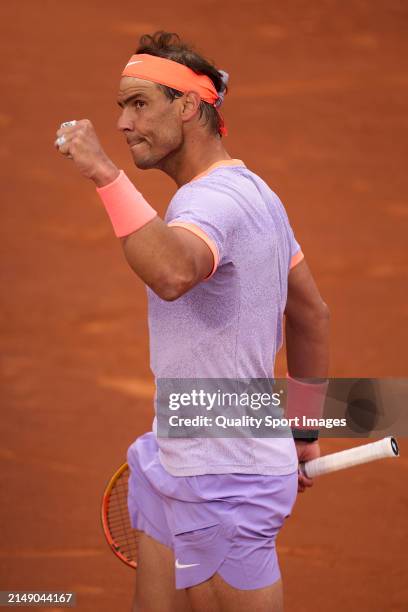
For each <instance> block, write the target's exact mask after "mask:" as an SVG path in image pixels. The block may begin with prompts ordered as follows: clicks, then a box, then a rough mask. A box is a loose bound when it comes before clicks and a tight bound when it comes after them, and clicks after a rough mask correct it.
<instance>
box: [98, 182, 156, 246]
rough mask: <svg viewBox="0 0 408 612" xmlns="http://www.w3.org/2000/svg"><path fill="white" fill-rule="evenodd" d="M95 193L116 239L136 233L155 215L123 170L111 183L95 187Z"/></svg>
mask: <svg viewBox="0 0 408 612" xmlns="http://www.w3.org/2000/svg"><path fill="white" fill-rule="evenodd" d="M96 191H97V193H98V195H99V197H100V198H101V200H102V202H103V205H104V206H105V209H106V212H107V213H108V215H109V218H110V220H111V223H112V226H113V229H114V232H115V235H116V236H117V237H118V238H121V237H122V236H128V235H129V234H132V233H133V232H136V231H137V230H138V229H140V228H141V227H143V226H144V225H146V223H148V222H149V221H151V220H152V219H154V218H155V217H156V215H157V212H156V211H155V210H154V208H152V207H151V206H150V204H148V202H146V200H145V199H144V197H143V196H142V194H141V193H140V191H138V190H137V189H136V187H135V186H134V185H133V183H132V182H131V181H130V180H129V179H128V177H127V176H126V174H125V173H124V172H123V170H121V171H120V172H119V176H117V177H116V178H115V180H114V181H112V183H109V184H108V185H104V186H103V187H97V188H96Z"/></svg>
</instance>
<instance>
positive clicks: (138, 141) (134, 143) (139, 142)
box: [128, 138, 145, 148]
mask: <svg viewBox="0 0 408 612" xmlns="http://www.w3.org/2000/svg"><path fill="white" fill-rule="evenodd" d="M144 141H145V140H144V138H138V139H136V140H130V141H129V140H128V145H129V147H130V148H132V147H136V146H137V145H140V144H141V143H142V142H144Z"/></svg>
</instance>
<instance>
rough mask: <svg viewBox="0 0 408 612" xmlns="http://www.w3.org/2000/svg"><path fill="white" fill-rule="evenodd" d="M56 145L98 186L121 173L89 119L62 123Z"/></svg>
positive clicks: (109, 181)
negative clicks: (102, 145)
mask: <svg viewBox="0 0 408 612" xmlns="http://www.w3.org/2000/svg"><path fill="white" fill-rule="evenodd" d="M55 147H56V148H57V149H58V150H59V152H60V153H61V154H62V155H64V156H65V157H68V158H70V159H72V160H73V162H74V163H75V164H76V166H77V168H78V170H79V171H80V173H81V174H82V176H85V177H86V178H89V179H91V180H93V181H94V182H95V184H96V186H97V187H103V186H104V185H108V184H109V183H111V182H112V181H114V180H115V178H116V177H117V176H118V175H119V170H118V168H117V167H116V166H115V164H114V163H113V162H112V161H111V160H110V159H109V157H108V156H107V155H106V153H105V151H104V150H103V149H102V147H101V144H100V142H99V140H98V137H97V136H96V133H95V130H94V127H93V125H92V123H91V122H90V121H89V119H81V120H80V121H67V122H66V123H65V124H64V123H62V124H61V127H60V129H59V130H58V131H57V139H56V141H55Z"/></svg>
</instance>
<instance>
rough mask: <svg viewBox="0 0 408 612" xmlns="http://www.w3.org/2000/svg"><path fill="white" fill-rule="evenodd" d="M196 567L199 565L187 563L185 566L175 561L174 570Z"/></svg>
mask: <svg viewBox="0 0 408 612" xmlns="http://www.w3.org/2000/svg"><path fill="white" fill-rule="evenodd" d="M197 565H200V564H199V563H189V564H187V565H183V564H182V563H180V562H179V560H178V559H176V569H184V568H186V567H196V566H197Z"/></svg>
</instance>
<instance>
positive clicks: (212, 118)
mask: <svg viewBox="0 0 408 612" xmlns="http://www.w3.org/2000/svg"><path fill="white" fill-rule="evenodd" d="M136 53H147V54H149V55H155V56H157V57H164V58H167V59H170V60H173V61H174V62H178V63H179V64H184V66H188V67H189V68H191V70H194V72H196V73H197V74H205V75H206V76H208V77H209V78H210V79H211V81H212V82H213V83H214V87H215V89H216V91H217V93H219V94H220V93H223V92H224V90H225V91H226V90H227V88H226V87H225V85H224V83H223V80H222V75H221V74H220V72H218V70H217V68H216V67H215V66H214V64H213V63H211V62H209V61H208V60H207V59H205V58H204V57H202V56H201V55H199V54H198V53H197V52H196V51H195V50H194V49H193V47H192V46H191V45H187V44H186V43H184V42H182V41H181V40H180V37H179V35H178V34H175V33H174V32H164V31H163V30H160V31H158V32H155V33H154V34H144V35H143V36H141V37H140V40H139V46H138V48H137V49H136ZM159 87H160V89H161V90H162V91H163V92H164V94H165V95H166V96H167V97H168V98H169V99H170V100H171V101H172V102H173V100H175V99H176V98H179V97H180V96H182V95H183V93H182V92H181V91H178V90H177V89H172V88H171V87H167V86H166V85H159ZM199 112H200V118H201V117H203V116H204V118H205V123H206V124H208V125H209V128H210V130H211V132H213V133H214V134H219V133H220V128H221V125H222V120H221V118H220V115H219V114H218V112H217V110H216V108H214V106H212V105H211V104H209V103H208V102H204V101H201V103H200V108H199Z"/></svg>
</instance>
